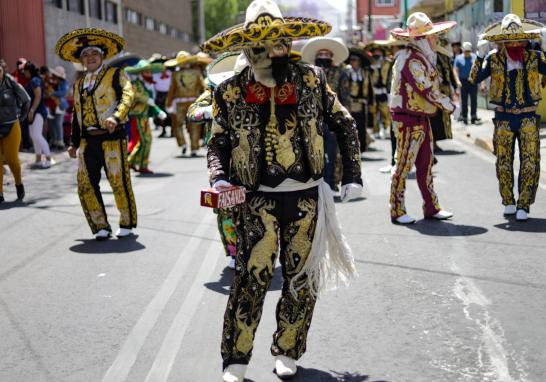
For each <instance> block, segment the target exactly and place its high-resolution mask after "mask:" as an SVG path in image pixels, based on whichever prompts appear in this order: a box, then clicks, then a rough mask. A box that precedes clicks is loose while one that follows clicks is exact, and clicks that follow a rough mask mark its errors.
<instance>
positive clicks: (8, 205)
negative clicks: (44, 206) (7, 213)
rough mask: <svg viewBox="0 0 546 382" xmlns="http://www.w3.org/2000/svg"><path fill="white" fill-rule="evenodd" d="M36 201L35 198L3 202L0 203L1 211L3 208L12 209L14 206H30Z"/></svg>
mask: <svg viewBox="0 0 546 382" xmlns="http://www.w3.org/2000/svg"><path fill="white" fill-rule="evenodd" d="M35 203H36V201H35V200H30V201H28V202H25V201H21V200H15V201H13V202H3V203H0V211H1V210H9V209H12V208H23V207H28V206H31V205H33V204H35Z"/></svg>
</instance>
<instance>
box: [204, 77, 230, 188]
mask: <svg viewBox="0 0 546 382" xmlns="http://www.w3.org/2000/svg"><path fill="white" fill-rule="evenodd" d="M222 89H223V88H221V87H220V88H217V89H216V91H215V92H214V96H213V98H212V116H213V118H214V120H213V121H212V127H211V138H210V140H209V142H208V152H207V166H208V169H209V181H210V184H211V186H212V185H213V184H214V183H216V182H217V181H219V180H226V181H228V180H229V166H230V160H231V142H230V138H229V130H228V119H227V107H226V104H225V101H224V99H223V98H222V95H223V91H222Z"/></svg>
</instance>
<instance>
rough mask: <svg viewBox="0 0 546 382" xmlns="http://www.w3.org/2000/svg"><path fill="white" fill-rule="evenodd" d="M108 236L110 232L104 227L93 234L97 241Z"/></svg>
mask: <svg viewBox="0 0 546 382" xmlns="http://www.w3.org/2000/svg"><path fill="white" fill-rule="evenodd" d="M109 237H110V232H108V231H107V230H105V229H101V230H99V232H97V233H96V234H95V239H96V240H98V241H102V240H106V239H108V238H109Z"/></svg>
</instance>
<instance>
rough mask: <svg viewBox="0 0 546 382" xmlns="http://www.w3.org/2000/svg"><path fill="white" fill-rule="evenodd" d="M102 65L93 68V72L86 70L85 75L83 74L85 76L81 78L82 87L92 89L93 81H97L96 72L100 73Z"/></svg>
mask: <svg viewBox="0 0 546 382" xmlns="http://www.w3.org/2000/svg"><path fill="white" fill-rule="evenodd" d="M102 66H103V65H101V66H100V67H99V68H98V69H97V70H95V71H94V72H93V73H91V72H88V73H87V74H86V75H85V78H84V80H83V88H84V89H87V90H91V89H93V87H94V86H95V82H96V81H97V76H98V74H99V73H100V71H101V70H102Z"/></svg>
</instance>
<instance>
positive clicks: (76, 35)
mask: <svg viewBox="0 0 546 382" xmlns="http://www.w3.org/2000/svg"><path fill="white" fill-rule="evenodd" d="M124 46H125V40H124V39H123V38H121V37H120V36H118V35H116V34H114V33H111V32H107V31H105V30H102V29H97V28H84V29H76V30H74V31H72V32H70V33H67V34H66V35H64V36H63V37H61V38H60V40H59V41H58V42H57V46H56V48H55V50H56V52H57V55H58V56H59V57H60V58H62V59H63V60H66V61H71V62H77V63H81V64H82V65H83V66H84V67H85V68H86V70H87V71H86V73H85V74H84V76H83V78H80V79H79V80H78V81H76V83H75V84H74V117H73V120H72V138H71V139H72V145H71V146H70V147H69V149H68V153H69V155H70V157H72V158H76V157H77V158H78V195H79V197H80V201H81V205H82V208H83V211H84V213H85V216H86V218H87V222H88V223H89V227H90V228H91V231H92V232H93V234H94V235H95V238H96V239H97V240H105V239H107V238H109V237H110V235H111V232H112V229H111V227H110V224H109V223H108V218H107V216H106V211H105V209H104V203H103V200H102V195H101V192H100V188H99V182H100V178H101V169H102V168H104V169H105V172H106V176H107V177H108V181H109V182H110V185H111V186H112V190H113V193H114V199H115V201H116V206H117V208H118V210H119V212H120V221H119V229H118V231H117V232H116V236H117V237H125V236H129V235H130V234H131V232H132V231H131V230H132V228H135V227H136V225H137V210H136V204H135V198H134V196H133V189H132V186H131V175H130V173H129V164H128V161H127V133H126V131H125V127H124V124H125V123H127V115H128V113H129V109H130V107H131V104H132V102H133V96H134V94H133V88H132V86H131V82H130V81H129V78H127V75H126V74H125V72H124V71H123V70H122V69H119V68H110V67H109V66H107V65H104V64H103V60H106V59H108V58H111V57H113V56H114V55H116V54H118V53H119V52H121V51H122V50H123V48H124Z"/></svg>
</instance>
